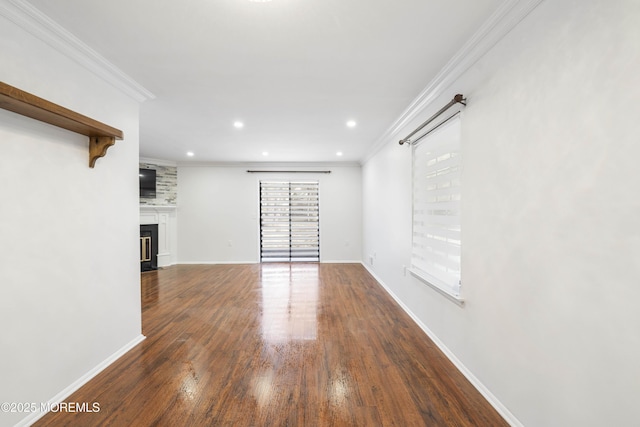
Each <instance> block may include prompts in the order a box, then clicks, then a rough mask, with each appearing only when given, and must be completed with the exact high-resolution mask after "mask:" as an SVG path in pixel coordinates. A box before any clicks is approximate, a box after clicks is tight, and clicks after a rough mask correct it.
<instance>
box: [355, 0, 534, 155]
mask: <svg viewBox="0 0 640 427" xmlns="http://www.w3.org/2000/svg"><path fill="white" fill-rule="evenodd" d="M542 1H543V0H505V1H504V2H503V3H502V4H501V5H500V7H498V9H497V10H496V11H495V12H494V13H493V14H492V15H491V16H490V17H489V19H487V21H485V23H484V24H483V25H482V26H481V27H480V29H479V30H478V31H476V32H475V34H474V35H473V36H472V37H471V38H470V39H469V40H468V41H467V42H466V43H465V44H464V46H462V48H461V49H460V50H459V51H458V52H457V53H456V54H455V55H454V56H453V57H452V58H451V59H450V60H449V62H447V64H446V65H445V66H444V68H442V70H440V72H439V73H438V74H437V75H436V77H435V78H434V79H433V80H432V81H431V82H430V83H429V84H428V85H427V87H425V88H424V90H423V91H422V92H420V94H419V95H418V96H417V97H416V98H415V99H414V100H413V101H412V102H411V104H410V105H409V106H408V107H407V108H406V109H405V110H404V112H403V113H402V114H401V115H400V117H398V119H397V120H396V121H395V122H393V124H392V125H391V126H390V127H389V129H387V131H386V132H385V133H384V134H382V136H381V137H380V138H378V140H377V141H376V142H375V143H374V144H373V146H372V147H371V149H370V150H369V151H368V152H367V154H366V155H365V156H364V158H363V159H362V161H361V163H362V164H364V163H366V162H367V161H369V160H370V159H371V158H372V157H373V156H374V155H376V153H378V152H379V151H380V150H381V149H382V148H383V147H384V146H385V145H386V144H387V143H388V142H390V141H393V142H396V141H395V139H396V137H397V136H398V134H399V132H400V131H401V130H402V129H403V128H404V127H405V126H406V125H407V124H408V123H409V122H411V120H413V119H414V118H416V116H418V115H419V114H420V113H422V112H423V111H424V110H426V109H427V108H429V107H430V106H431V104H432V103H433V102H434V101H435V100H436V99H438V97H440V95H442V94H443V93H444V92H445V90H446V89H447V88H448V87H449V86H451V84H453V83H454V82H455V81H456V80H458V79H459V78H460V76H462V74H464V73H465V72H466V71H467V70H468V69H469V68H471V66H472V65H473V64H475V63H476V62H477V61H478V60H479V59H480V58H482V57H483V56H484V55H486V54H487V52H489V51H490V50H491V48H493V47H494V46H495V45H496V44H497V43H498V42H499V41H500V40H502V39H503V38H504V37H505V36H506V35H507V34H508V33H509V32H510V31H511V30H512V29H513V28H514V27H515V26H516V25H518V23H519V22H520V21H522V20H523V19H524V18H525V17H526V16H527V15H529V13H531V11H532V10H533V9H535V8H536V7H537V6H538V5H539V4H540V3H541V2H542ZM453 93H456V92H453Z"/></svg>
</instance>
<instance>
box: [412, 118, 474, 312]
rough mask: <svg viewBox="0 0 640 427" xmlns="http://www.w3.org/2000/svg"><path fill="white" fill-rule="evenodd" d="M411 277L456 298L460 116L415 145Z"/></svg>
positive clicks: (458, 281) (458, 268)
mask: <svg viewBox="0 0 640 427" xmlns="http://www.w3.org/2000/svg"><path fill="white" fill-rule="evenodd" d="M412 149H413V168H412V170H413V178H412V181H413V226H412V228H413V229H412V232H413V247H412V251H411V269H410V271H411V273H412V274H413V275H414V276H416V277H418V278H420V279H422V280H423V281H425V282H426V283H428V284H429V285H431V286H432V287H434V288H436V289H438V290H439V291H441V292H444V293H445V294H446V295H447V296H449V297H452V298H453V299H454V300H456V301H462V300H461V298H460V243H461V241H460V188H461V187H460V172H461V157H460V117H459V115H457V116H455V117H454V118H452V119H450V120H449V121H447V122H446V123H445V124H443V125H441V126H440V127H439V128H438V129H436V130H434V131H433V132H432V133H430V134H429V135H428V136H427V137H425V138H424V139H423V140H422V141H421V142H420V143H419V144H416V145H413V148H412Z"/></svg>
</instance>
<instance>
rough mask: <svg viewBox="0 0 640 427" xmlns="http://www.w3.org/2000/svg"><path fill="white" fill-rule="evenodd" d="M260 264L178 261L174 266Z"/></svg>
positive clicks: (250, 262)
mask: <svg viewBox="0 0 640 427" xmlns="http://www.w3.org/2000/svg"><path fill="white" fill-rule="evenodd" d="M242 264H260V263H259V262H257V261H179V262H177V263H176V264H174V265H242Z"/></svg>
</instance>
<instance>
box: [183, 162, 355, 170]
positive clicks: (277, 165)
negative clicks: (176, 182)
mask: <svg viewBox="0 0 640 427" xmlns="http://www.w3.org/2000/svg"><path fill="white" fill-rule="evenodd" d="M178 167H181V168H189V167H194V168H198V167H216V168H256V169H265V168H267V169H274V168H277V169H285V170H288V169H291V168H309V169H312V168H354V167H355V168H359V167H360V163H358V162H207V161H180V162H178Z"/></svg>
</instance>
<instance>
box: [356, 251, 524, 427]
mask: <svg viewBox="0 0 640 427" xmlns="http://www.w3.org/2000/svg"><path fill="white" fill-rule="evenodd" d="M362 266H363V267H364V268H365V269H366V270H367V271H368V272H369V274H371V276H373V278H374V279H375V280H376V281H377V282H378V283H379V284H380V286H382V287H383V288H384V290H385V291H387V293H388V294H389V295H390V296H391V298H393V299H394V300H395V302H396V303H398V305H399V306H400V307H401V308H402V309H403V310H404V311H405V313H407V314H408V315H409V316H410V317H411V319H413V321H414V322H416V324H417V325H418V326H419V327H420V329H422V331H423V332H424V333H425V334H427V336H428V337H429V338H430V339H431V341H433V342H434V344H435V345H437V346H438V348H439V349H440V350H441V351H442V352H443V353H444V355H445V356H447V358H448V359H449V360H450V361H451V363H453V364H454V365H455V367H456V368H458V370H459V371H460V372H461V373H462V375H464V376H465V377H466V378H467V379H468V380H469V382H470V383H471V385H473V386H474V387H475V388H476V390H478V391H479V392H480V394H481V395H482V396H484V398H485V399H487V401H488V402H489V404H490V405H491V406H493V407H494V409H495V410H496V411H498V413H499V414H500V415H501V416H502V418H504V419H505V421H506V422H508V423H509V424H510V425H511V426H512V427H524V425H523V424H522V423H521V422H520V420H518V419H517V418H516V416H515V415H513V414H512V413H511V411H509V409H507V407H506V406H505V405H504V404H503V403H502V402H500V400H498V398H497V397H496V396H495V395H494V394H493V393H491V391H490V390H489V389H488V388H487V387H486V386H485V385H484V384H482V382H481V381H480V380H479V379H478V378H477V377H476V376H475V375H473V373H472V372H471V371H470V370H469V369H468V368H467V367H466V366H465V365H464V364H463V363H462V362H461V361H460V359H458V358H457V357H456V355H455V354H454V353H453V352H452V351H451V350H449V349H448V348H447V346H446V345H445V344H444V343H443V342H442V341H440V339H439V338H438V336H437V335H436V334H435V333H433V331H431V329H429V328H428V327H427V325H425V324H424V323H422V320H420V318H419V317H418V316H416V315H415V314H414V313H413V312H412V311H411V309H410V308H409V307H407V306H406V305H405V303H404V302H402V300H401V299H400V298H398V296H397V295H396V294H394V293H393V291H392V290H391V288H389V287H388V286H387V285H386V284H385V283H384V282H383V281H382V279H380V278H379V277H378V276H377V275H376V274H375V273H374V272H373V270H371V269H370V268H369V267H368V266H367V265H365V264H364V263H362Z"/></svg>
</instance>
